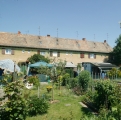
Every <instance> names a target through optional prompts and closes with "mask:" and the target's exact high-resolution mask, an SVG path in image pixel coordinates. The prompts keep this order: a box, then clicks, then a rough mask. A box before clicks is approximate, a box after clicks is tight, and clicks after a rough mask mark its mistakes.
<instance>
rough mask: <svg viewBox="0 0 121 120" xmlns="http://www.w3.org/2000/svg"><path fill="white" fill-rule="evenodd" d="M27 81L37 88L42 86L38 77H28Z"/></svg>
mask: <svg viewBox="0 0 121 120" xmlns="http://www.w3.org/2000/svg"><path fill="white" fill-rule="evenodd" d="M27 81H28V82H29V83H33V85H35V86H36V87H37V86H39V85H40V82H39V78H38V77H37V76H29V77H27Z"/></svg>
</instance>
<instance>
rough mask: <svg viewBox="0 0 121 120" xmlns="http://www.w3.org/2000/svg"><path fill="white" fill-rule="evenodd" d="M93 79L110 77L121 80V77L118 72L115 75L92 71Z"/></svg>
mask: <svg viewBox="0 0 121 120" xmlns="http://www.w3.org/2000/svg"><path fill="white" fill-rule="evenodd" d="M91 78H92V79H110V80H121V77H119V76H118V74H115V75H112V76H111V75H109V74H107V73H94V72H92V73H91Z"/></svg>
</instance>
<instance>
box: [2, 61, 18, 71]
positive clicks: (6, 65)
mask: <svg viewBox="0 0 121 120" xmlns="http://www.w3.org/2000/svg"><path fill="white" fill-rule="evenodd" d="M14 64H15V71H17V72H20V67H19V66H18V65H17V64H16V63H14V62H13V61H12V60H11V59H5V60H0V68H1V69H4V70H5V71H9V72H14Z"/></svg>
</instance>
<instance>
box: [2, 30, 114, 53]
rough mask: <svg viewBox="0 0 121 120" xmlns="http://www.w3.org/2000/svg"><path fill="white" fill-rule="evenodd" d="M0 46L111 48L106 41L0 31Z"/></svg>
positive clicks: (87, 49) (65, 48) (95, 49)
mask: <svg viewBox="0 0 121 120" xmlns="http://www.w3.org/2000/svg"><path fill="white" fill-rule="evenodd" d="M0 46H14V47H27V48H43V49H56V50H71V51H88V52H101V53H109V52H111V51H112V50H113V49H112V48H111V47H110V46H109V45H108V44H107V43H106V42H94V41H88V40H85V39H84V40H74V39H64V38H56V37H55V38H54V37H48V36H34V35H26V34H21V33H20V34H18V33H16V34H14V33H5V32H1V33H0Z"/></svg>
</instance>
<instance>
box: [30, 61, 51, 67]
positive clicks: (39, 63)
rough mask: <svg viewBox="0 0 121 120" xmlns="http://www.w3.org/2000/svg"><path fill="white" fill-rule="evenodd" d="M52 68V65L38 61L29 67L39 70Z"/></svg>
mask: <svg viewBox="0 0 121 120" xmlns="http://www.w3.org/2000/svg"><path fill="white" fill-rule="evenodd" d="M41 66H43V67H50V68H51V67H53V65H52V64H49V63H46V62H43V61H40V62H36V63H34V64H30V65H29V67H34V68H39V67H41Z"/></svg>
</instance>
